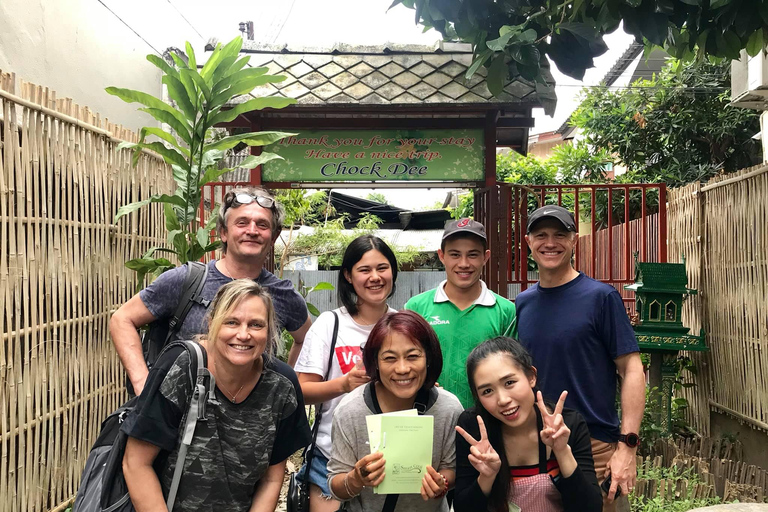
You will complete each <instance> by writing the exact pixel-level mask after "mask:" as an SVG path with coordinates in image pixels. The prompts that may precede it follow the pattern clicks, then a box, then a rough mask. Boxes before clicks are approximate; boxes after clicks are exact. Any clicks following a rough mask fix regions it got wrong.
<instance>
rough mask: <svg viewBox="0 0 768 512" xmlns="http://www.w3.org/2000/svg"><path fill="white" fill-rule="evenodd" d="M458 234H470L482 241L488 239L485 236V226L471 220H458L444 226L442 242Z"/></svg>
mask: <svg viewBox="0 0 768 512" xmlns="http://www.w3.org/2000/svg"><path fill="white" fill-rule="evenodd" d="M459 233H470V234H472V235H475V236H479V237H480V238H482V239H483V240H488V237H487V236H485V226H483V225H482V224H480V223H479V222H477V221H476V220H473V219H459V220H454V221H451V222H449V223H448V224H446V225H445V230H444V231H443V240H445V239H446V238H448V237H451V236H453V235H457V234H459Z"/></svg>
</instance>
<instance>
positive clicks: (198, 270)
mask: <svg viewBox="0 0 768 512" xmlns="http://www.w3.org/2000/svg"><path fill="white" fill-rule="evenodd" d="M187 265H188V267H189V273H188V274H187V277H185V278H184V285H183V287H182V290H181V299H180V300H179V305H178V306H177V307H176V311H174V312H173V316H172V317H171V319H170V320H169V321H168V335H167V336H166V338H165V343H166V344H167V343H168V342H169V341H171V339H172V338H173V336H174V335H175V334H176V333H177V332H179V331H180V330H181V324H183V323H184V319H185V318H186V317H187V314H188V313H189V310H190V309H192V304H193V303H195V302H197V303H198V304H200V305H202V306H204V307H208V302H209V301H204V300H201V299H200V298H199V297H200V293H201V292H202V291H203V286H205V280H206V278H207V277H208V265H207V264H206V263H200V262H199V261H190V262H189V263H188V264H187Z"/></svg>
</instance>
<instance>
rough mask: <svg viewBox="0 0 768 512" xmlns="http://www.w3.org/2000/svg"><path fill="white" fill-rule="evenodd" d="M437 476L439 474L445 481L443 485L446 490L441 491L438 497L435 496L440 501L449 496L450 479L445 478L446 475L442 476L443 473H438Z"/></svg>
mask: <svg viewBox="0 0 768 512" xmlns="http://www.w3.org/2000/svg"><path fill="white" fill-rule="evenodd" d="M437 474H438V475H440V478H442V479H443V484H444V485H445V489H443V490H442V491H440V494H438V495H436V496H435V499H440V498H442V497H443V496H445V495H446V494H448V479H447V478H445V475H444V474H442V473H439V472H438V473H437Z"/></svg>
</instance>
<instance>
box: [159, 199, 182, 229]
mask: <svg viewBox="0 0 768 512" xmlns="http://www.w3.org/2000/svg"><path fill="white" fill-rule="evenodd" d="M163 213H165V229H167V230H168V231H175V230H179V229H181V224H179V218H178V217H177V216H176V210H175V209H174V208H173V205H172V204H169V203H165V204H163Z"/></svg>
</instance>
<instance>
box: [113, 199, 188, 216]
mask: <svg viewBox="0 0 768 512" xmlns="http://www.w3.org/2000/svg"><path fill="white" fill-rule="evenodd" d="M150 203H170V204H175V205H176V206H180V207H182V208H183V207H184V206H185V202H184V199H183V198H181V197H179V196H169V195H168V194H155V195H153V196H152V197H148V198H147V199H143V200H141V201H136V202H135V203H130V204H126V205H125V206H121V207H120V208H118V209H117V214H116V215H115V223H117V221H118V220H119V219H120V217H122V216H123V215H127V214H129V213H131V212H134V211H136V210H138V209H139V208H141V207H143V206H146V205H148V204H150Z"/></svg>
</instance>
